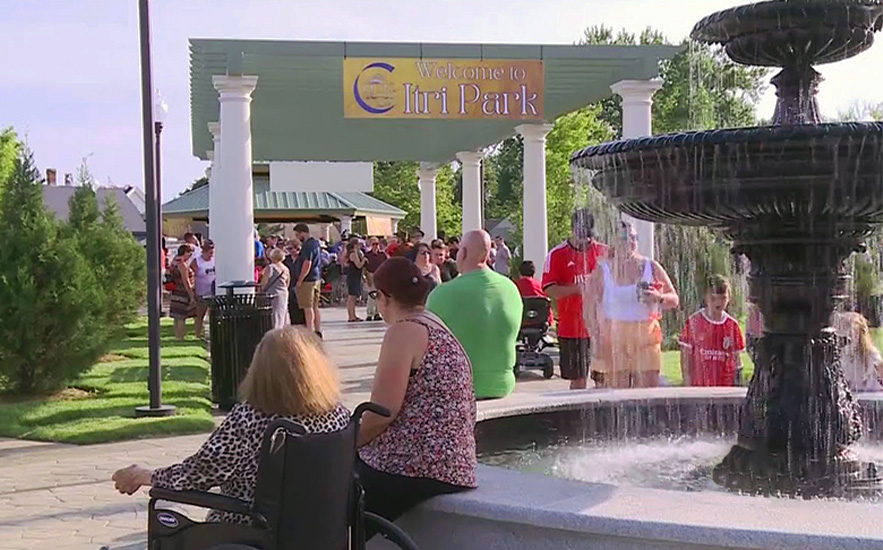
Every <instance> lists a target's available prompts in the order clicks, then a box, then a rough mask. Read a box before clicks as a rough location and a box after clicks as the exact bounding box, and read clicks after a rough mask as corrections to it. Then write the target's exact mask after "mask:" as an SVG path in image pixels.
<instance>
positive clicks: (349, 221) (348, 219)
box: [340, 216, 353, 235]
mask: <svg viewBox="0 0 883 550" xmlns="http://www.w3.org/2000/svg"><path fill="white" fill-rule="evenodd" d="M344 232H346V233H347V234H352V232H353V217H352V216H341V217H340V234H341V235H343V233H344Z"/></svg>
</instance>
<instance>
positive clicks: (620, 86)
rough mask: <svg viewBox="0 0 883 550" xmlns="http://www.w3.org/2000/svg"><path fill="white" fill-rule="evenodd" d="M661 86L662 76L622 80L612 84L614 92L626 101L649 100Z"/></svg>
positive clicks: (611, 87)
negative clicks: (648, 78)
mask: <svg viewBox="0 0 883 550" xmlns="http://www.w3.org/2000/svg"><path fill="white" fill-rule="evenodd" d="M660 88H662V79H661V78H651V79H650V80H620V81H619V82H614V83H613V84H611V86H610V89H611V90H612V91H613V93H615V94H616V95H618V96H620V97H622V99H623V100H625V101H649V100H650V99H651V98H652V97H653V94H655V93H656V92H657V91H658V90H659V89H660Z"/></svg>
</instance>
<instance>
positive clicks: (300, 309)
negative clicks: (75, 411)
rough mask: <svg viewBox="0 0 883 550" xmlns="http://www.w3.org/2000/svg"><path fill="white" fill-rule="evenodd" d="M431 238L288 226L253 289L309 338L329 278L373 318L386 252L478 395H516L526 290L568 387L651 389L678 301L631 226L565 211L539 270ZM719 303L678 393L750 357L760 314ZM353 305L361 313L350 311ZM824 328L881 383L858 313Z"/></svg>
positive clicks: (712, 287)
mask: <svg viewBox="0 0 883 550" xmlns="http://www.w3.org/2000/svg"><path fill="white" fill-rule="evenodd" d="M440 237H441V238H438V239H433V240H431V241H430V240H427V239H426V238H425V235H424V233H423V232H422V231H421V230H420V229H419V228H414V229H412V230H411V231H410V232H409V233H407V234H406V235H394V236H391V237H386V238H384V237H361V236H358V235H349V234H347V233H346V232H344V233H343V234H342V238H341V239H340V240H339V241H338V242H336V243H334V244H333V245H329V244H328V243H326V242H325V241H324V240H321V239H318V238H316V237H315V236H313V235H311V233H310V228H309V226H307V225H306V224H298V225H296V226H295V227H294V237H293V238H291V239H287V240H286V239H284V238H282V237H281V236H273V235H271V236H269V237H265V238H263V239H261V238H258V236H257V233H255V255H256V257H255V266H256V267H255V270H256V272H255V279H256V282H257V284H258V287H259V290H261V291H263V292H267V293H269V294H272V295H273V296H274V298H273V302H272V309H273V314H272V318H273V327H274V328H282V327H284V326H287V325H289V324H290V325H302V326H304V327H305V328H306V329H307V330H309V331H311V332H313V333H315V334H316V335H317V336H318V337H319V338H321V337H322V328H321V310H320V303H321V301H322V299H323V298H322V296H323V290H322V289H323V286H324V287H326V290H327V289H328V287H332V285H331V283H330V282H329V279H332V278H334V277H335V275H334V274H337V277H336V279H337V280H339V282H340V286H341V293H342V294H345V296H346V309H347V320H348V321H349V322H352V323H357V322H361V321H363V320H368V321H380V320H382V319H383V315H382V312H381V311H380V308H379V307H378V300H377V295H378V287H377V284H376V274H377V272H378V270H379V269H380V268H381V266H383V265H384V264H385V263H386V262H387V261H388V260H389V259H391V258H403V259H405V260H407V261H409V262H410V263H412V264H413V265H414V266H415V267H416V269H417V272H416V273H417V276H418V277H420V279H421V280H425V281H426V283H427V285H428V287H429V291H430V295H429V296H430V297H429V302H428V304H427V309H428V310H429V311H432V312H433V313H435V314H436V315H437V316H438V317H439V318H440V319H442V320H443V322H444V323H445V324H446V326H448V327H449V328H451V330H452V331H453V333H454V334H455V335H456V336H457V338H458V339H459V341H460V342H461V344H462V345H463V347H464V348H465V349H466V351H467V354H468V356H469V358H470V360H471V365H472V370H473V383H474V389H475V393H476V397H477V398H478V399H486V398H498V397H504V396H506V395H508V394H509V393H510V392H511V391H512V389H513V388H514V385H515V378H514V371H513V369H512V366H513V365H514V364H515V362H516V357H515V353H516V351H515V350H516V340H517V338H518V333H519V328H520V325H521V316H522V313H523V306H522V299H523V298H527V297H538V296H539V297H547V298H549V299H550V300H551V302H552V303H553V304H554V309H555V311H556V313H557V315H554V316H553V313H552V311H551V309H550V313H549V320H548V324H549V326H553V325H554V326H555V332H556V335H557V345H558V348H559V372H560V374H561V377H562V378H563V379H566V380H569V381H570V387H571V389H583V388H586V387H588V385H589V384H588V381H589V380H592V382H593V384H594V386H595V387H608V388H629V387H653V386H657V385H659V384H660V372H661V368H662V340H663V335H662V328H661V325H660V321H661V318H662V314H663V313H664V312H665V311H667V310H672V309H676V308H678V307H679V305H680V304H679V302H680V300H679V297H678V294H677V291H676V290H675V288H674V286H673V284H672V282H671V279H670V278H669V276H668V274H667V273H666V271H665V269H664V267H663V266H662V265H660V264H659V262H656V261H653V260H650V259H648V258H645V257H643V256H641V255H640V254H639V253H638V235H637V233H636V231H635V229H634V227H632V225H631V224H629V223H626V222H622V223H621V224H620V226H619V231H618V232H617V233H616V234H615V236H614V239H613V242H612V243H610V245H606V244H603V243H600V242H598V241H597V240H596V239H595V231H594V217H593V215H592V213H591V212H589V211H587V210H585V209H579V210H577V211H576V212H575V213H574V214H573V216H572V220H571V235H570V237H569V238H568V239H567V240H565V241H564V242H563V243H561V244H560V245H558V246H556V247H554V248H553V249H552V250H551V251H550V252H549V254H548V256H547V258H546V261H545V263H544V266H543V269H542V272H541V273H539V274H538V273H537V266H536V265H534V263H533V262H530V261H525V262H520V263H519V264H517V265H516V263H515V262H514V261H513V258H514V257H515V255H513V253H512V251H511V250H510V249H509V246H508V245H507V243H506V242H505V240H504V239H503V238H501V237H500V236H497V237H494V238H491V237H490V236H489V235H488V234H487V233H486V232H484V231H475V232H470V233H467V234H466V235H463V237H462V240H461V239H460V238H458V237H450V238H447V239H446V238H444V235H443V234H442V235H440ZM183 240H184V243H182V244H181V245H180V246H179V247H178V249H177V251H176V254H175V256H174V258H172V259H171V260H169V261H168V265H167V266H165V269H166V279H167V281H168V284H169V289H170V290H171V296H170V306H169V313H170V316H171V317H172V318H173V319H174V326H175V335H176V337H178V338H179V339H180V338H184V336H185V333H186V330H185V322H186V319H189V318H193V319H194V332H195V334H196V336H197V337H198V338H202V337H203V336H204V324H205V316H206V313H207V311H208V305H207V301H206V300H204V299H203V298H204V297H207V296H209V295H213V294H214V293H215V263H214V243H213V242H212V241H211V240H210V239H205V240H200V239H199V236H198V235H194V234H193V233H187V234H185V235H184V239H183ZM516 254H517V251H516ZM516 268H517V269H516ZM510 274H512V275H513V276H510ZM513 283H514V284H513ZM330 292H331V293H332V294H333V292H334V290H333V288H332V289H331V290H330ZM730 297H731V288H730V283H729V281H727V279H726V278H725V277H722V276H720V275H715V276H712V277H711V278H710V280H709V281H708V283H707V286H706V289H705V304H704V307H702V308H701V309H700V310H699V311H696V312H694V313H693V314H692V315H691V316H690V317H689V318H688V319H687V321H686V323H685V325H684V326H683V328H682V331H681V335H680V338H679V339H678V344H679V346H680V350H681V354H680V363H681V375H682V379H683V384H684V385H693V386H729V385H742V384H744V383H745V380H744V379H743V376H742V369H743V367H742V354H743V352H745V351H747V352H748V353H749V354H750V355H752V356H753V355H754V353H755V351H756V346H757V342H758V340H759V339H760V337H761V335H762V332H763V319H762V316H761V314H760V311H759V309H758V308H757V307H756V306H755V305H754V304H749V305H748V312H747V322H746V326H745V332H744V335H743V331H742V329H741V327H740V325H739V323H738V321H737V320H736V319H734V318H733V317H732V316H731V315H730V314H729V313H728V306H729V302H730ZM361 307H365V316H364V317H360V316H359V312H358V310H359V309H360V308H361ZM467 312H468V314H466V313H467ZM834 325H835V328H836V329H837V333H838V336H839V339H840V342H841V343H843V344H844V345H845V346H847V347H846V348H844V351H843V353H842V354H841V355H842V360H841V362H842V363H843V364H844V365H845V366H844V370H845V371H846V374H847V381H848V382H849V384H850V386H851V387H853V388H854V389H857V390H865V389H883V358H881V355H880V353H879V352H878V351H877V349H876V348H875V347H874V345H873V342H872V340H871V339H870V337H869V336H867V335H868V334H869V331H868V327H867V321H866V320H865V319H864V317H862V316H861V315H859V314H857V313H844V314H838V317H837V319H835V322H834Z"/></svg>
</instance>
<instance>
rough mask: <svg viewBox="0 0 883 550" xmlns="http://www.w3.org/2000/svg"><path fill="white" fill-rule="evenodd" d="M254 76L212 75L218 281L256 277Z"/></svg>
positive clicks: (211, 195) (212, 203)
mask: <svg viewBox="0 0 883 550" xmlns="http://www.w3.org/2000/svg"><path fill="white" fill-rule="evenodd" d="M257 82H258V77H256V76H214V77H212V83H213V84H214V86H215V89H216V90H218V93H219V95H220V102H221V120H220V125H221V131H220V138H221V143H220V153H218V154H216V155H215V158H216V159H217V161H219V162H220V166H221V167H222V168H221V170H220V173H219V174H217V175H216V178H215V179H216V180H217V181H214V182H212V184H213V186H214V189H212V190H211V194H210V197H214V200H212V199H210V201H211V204H210V206H209V208H210V209H213V212H211V213H210V215H213V217H212V219H214V220H215V222H214V227H213V232H212V233H213V234H214V235H215V237H214V238H213V239H212V240H213V241H215V268H216V273H217V280H218V283H219V284H220V283H225V282H228V281H236V280H243V281H253V280H254V189H253V184H252V178H251V92H252V91H254V88H255V86H256V85H257Z"/></svg>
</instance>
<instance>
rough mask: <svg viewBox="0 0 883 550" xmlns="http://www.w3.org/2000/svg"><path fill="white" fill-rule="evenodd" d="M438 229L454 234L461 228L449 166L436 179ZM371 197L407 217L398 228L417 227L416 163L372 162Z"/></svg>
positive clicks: (440, 170)
mask: <svg viewBox="0 0 883 550" xmlns="http://www.w3.org/2000/svg"><path fill="white" fill-rule="evenodd" d="M435 193H436V219H437V223H438V230H439V231H444V232H445V233H446V234H448V235H457V234H459V233H460V229H461V227H462V225H461V223H462V222H461V220H462V217H463V216H462V212H461V209H460V203H459V202H458V201H457V200H456V198H455V196H454V177H453V170H452V169H451V166H450V165H449V164H445V165H442V166H441V167H440V168H439V171H438V175H437V176H436V180H435ZM372 194H373V196H374V197H376V198H378V199H380V200H382V201H384V202H387V203H389V204H391V205H393V206H395V207H397V208H401V209H402V210H404V211H405V212H407V215H406V216H405V218H404V219H403V220H402V221H401V222H400V224H399V226H400V227H402V228H407V229H410V228H412V227H420V190H419V189H418V187H417V163H416V162H404V161H393V162H375V163H374V192H373V193H372Z"/></svg>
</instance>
